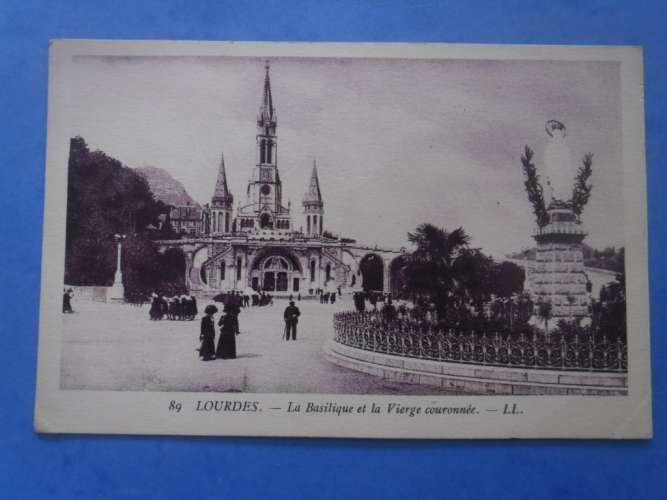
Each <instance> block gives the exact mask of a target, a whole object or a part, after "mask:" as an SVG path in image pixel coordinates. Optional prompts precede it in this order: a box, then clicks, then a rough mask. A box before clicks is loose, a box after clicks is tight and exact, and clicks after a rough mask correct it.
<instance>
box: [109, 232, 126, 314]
mask: <svg viewBox="0 0 667 500" xmlns="http://www.w3.org/2000/svg"><path fill="white" fill-rule="evenodd" d="M113 237H114V240H115V241H116V245H117V252H116V259H117V260H116V274H114V278H113V285H111V288H110V289H109V294H108V297H109V300H110V301H112V302H125V287H124V286H123V271H122V269H121V267H120V256H121V253H122V249H123V240H124V239H125V238H126V236H125V235H124V234H114V236H113Z"/></svg>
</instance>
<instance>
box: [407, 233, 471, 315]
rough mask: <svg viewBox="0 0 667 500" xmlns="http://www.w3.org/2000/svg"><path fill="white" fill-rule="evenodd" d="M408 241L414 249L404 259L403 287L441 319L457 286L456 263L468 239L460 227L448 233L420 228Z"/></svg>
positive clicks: (410, 235) (409, 234) (411, 234)
mask: <svg viewBox="0 0 667 500" xmlns="http://www.w3.org/2000/svg"><path fill="white" fill-rule="evenodd" d="M408 240H409V241H410V243H412V244H414V245H415V246H416V249H415V250H414V251H413V252H412V253H411V254H410V255H409V256H408V258H407V259H406V265H405V273H404V275H405V286H406V288H407V289H408V290H410V291H411V292H412V293H413V294H415V295H419V296H426V297H428V298H429V299H430V300H431V301H432V302H433V303H434V304H435V306H436V309H437V312H438V316H439V317H441V318H442V317H444V313H445V311H446V307H447V303H448V300H449V297H450V295H451V293H452V292H453V291H454V289H455V288H456V286H457V283H459V282H460V280H457V273H456V269H455V267H456V266H455V265H454V264H455V261H456V259H457V257H458V256H459V255H460V253H461V250H463V249H464V248H465V247H467V245H468V242H469V240H470V238H469V237H468V235H467V234H466V233H465V231H464V230H463V228H461V227H460V228H458V229H455V230H453V231H451V232H450V231H446V230H444V229H441V228H439V227H436V226H434V225H433V224H421V225H420V226H419V227H418V228H417V229H416V230H415V232H414V233H408Z"/></svg>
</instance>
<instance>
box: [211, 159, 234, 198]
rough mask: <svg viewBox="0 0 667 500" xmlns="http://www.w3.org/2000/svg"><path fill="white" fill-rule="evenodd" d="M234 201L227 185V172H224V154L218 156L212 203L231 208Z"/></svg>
mask: <svg viewBox="0 0 667 500" xmlns="http://www.w3.org/2000/svg"><path fill="white" fill-rule="evenodd" d="M233 203H234V197H233V196H232V194H231V193H230V192H229V188H228V187H227V172H225V155H224V154H222V155H221V157H220V167H219V169H218V180H217V181H216V183H215V191H214V192H213V205H218V206H220V205H222V206H228V207H230V208H231V206H232V204H233Z"/></svg>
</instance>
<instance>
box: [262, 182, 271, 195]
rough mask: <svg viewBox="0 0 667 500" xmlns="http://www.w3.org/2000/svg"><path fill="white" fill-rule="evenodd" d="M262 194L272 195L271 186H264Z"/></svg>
mask: <svg viewBox="0 0 667 500" xmlns="http://www.w3.org/2000/svg"><path fill="white" fill-rule="evenodd" d="M260 192H261V193H262V194H263V195H264V196H266V195H267V194H269V193H271V186H269V185H268V184H264V185H263V186H262V188H261V189H260Z"/></svg>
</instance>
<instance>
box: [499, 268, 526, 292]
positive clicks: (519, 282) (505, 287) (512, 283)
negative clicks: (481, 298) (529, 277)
mask: <svg viewBox="0 0 667 500" xmlns="http://www.w3.org/2000/svg"><path fill="white" fill-rule="evenodd" d="M525 278H526V276H525V272H524V270H523V269H522V268H521V267H520V266H517V265H516V264H515V263H514V262H508V261H504V262H500V263H499V264H495V265H494V267H493V274H492V277H491V290H492V293H494V294H496V295H500V296H501V297H511V296H512V295H514V294H518V293H521V292H522V291H523V283H524V280H525Z"/></svg>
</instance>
